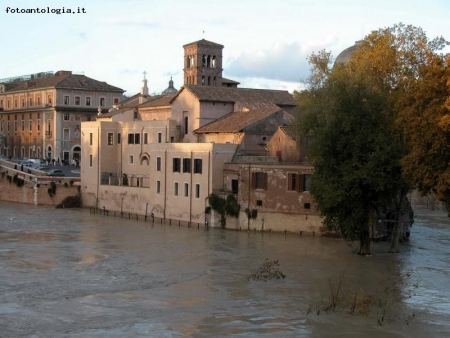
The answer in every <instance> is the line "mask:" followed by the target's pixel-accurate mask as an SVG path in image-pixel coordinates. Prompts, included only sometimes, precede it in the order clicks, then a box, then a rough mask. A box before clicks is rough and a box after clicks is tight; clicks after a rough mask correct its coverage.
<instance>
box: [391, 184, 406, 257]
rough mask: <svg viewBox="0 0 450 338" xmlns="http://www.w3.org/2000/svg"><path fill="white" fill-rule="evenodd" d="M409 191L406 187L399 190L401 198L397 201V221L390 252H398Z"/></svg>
mask: <svg viewBox="0 0 450 338" xmlns="http://www.w3.org/2000/svg"><path fill="white" fill-rule="evenodd" d="M406 193H407V191H406V190H404V189H400V191H399V196H398V198H399V200H397V201H395V223H394V230H393V232H392V240H391V248H390V249H389V252H390V253H398V252H400V251H399V250H398V242H399V239H400V221H401V216H400V215H401V212H402V210H403V209H404V207H405V205H404V204H405V198H406Z"/></svg>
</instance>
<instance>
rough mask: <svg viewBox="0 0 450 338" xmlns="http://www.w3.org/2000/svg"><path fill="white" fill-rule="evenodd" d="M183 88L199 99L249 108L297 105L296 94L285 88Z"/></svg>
mask: <svg viewBox="0 0 450 338" xmlns="http://www.w3.org/2000/svg"><path fill="white" fill-rule="evenodd" d="M183 90H189V91H190V92H191V93H192V94H193V95H194V96H195V97H197V98H198V100H199V101H212V102H229V103H239V104H240V105H241V106H243V107H247V108H248V109H256V108H263V107H274V105H276V106H278V107H294V106H295V105H296V103H295V100H294V96H293V95H292V94H290V93H289V92H288V91H285V90H271V89H250V88H229V87H210V86H194V85H185V86H184V87H182V88H181V89H180V91H179V92H178V94H177V95H175V97H174V98H173V99H172V101H173V100H175V98H176V97H177V96H178V95H180V93H181V92H182V91H183Z"/></svg>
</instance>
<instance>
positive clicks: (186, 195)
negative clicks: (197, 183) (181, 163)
mask: <svg viewBox="0 0 450 338" xmlns="http://www.w3.org/2000/svg"><path fill="white" fill-rule="evenodd" d="M184 196H185V197H189V183H185V184H184Z"/></svg>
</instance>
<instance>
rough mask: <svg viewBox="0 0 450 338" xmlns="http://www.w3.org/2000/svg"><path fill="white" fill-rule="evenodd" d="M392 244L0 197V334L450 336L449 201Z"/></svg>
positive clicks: (421, 213) (419, 214)
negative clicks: (256, 276)
mask: <svg viewBox="0 0 450 338" xmlns="http://www.w3.org/2000/svg"><path fill="white" fill-rule="evenodd" d="M388 248H389V243H372V247H371V249H372V253H373V255H372V256H368V257H360V256H358V255H355V254H354V253H353V250H354V247H353V246H351V245H349V244H348V243H346V242H344V241H342V240H338V239H328V238H320V237H311V236H297V235H284V234H274V233H264V234H262V233H254V232H250V233H248V232H244V231H242V232H235V231H224V230H219V229H210V230H209V231H207V230H205V229H204V228H202V227H200V228H198V227H197V226H193V227H189V228H188V227H186V226H178V225H173V224H172V225H169V224H160V223H159V222H156V223H155V224H153V223H152V222H151V221H150V222H148V221H147V222H143V221H136V220H129V219H122V218H120V217H112V216H102V215H98V214H97V215H92V214H90V213H89V210H86V209H70V210H69V209H54V208H50V207H36V206H30V205H21V204H13V203H7V202H0V337H225V336H230V335H234V336H238V337H254V336H260V337H336V336H340V337H444V336H450V303H449V302H450V291H449V276H450V268H449V267H450V264H449V263H450V255H449V253H450V222H449V221H448V219H447V217H446V215H445V213H443V212H442V211H433V212H432V211H429V210H426V209H420V210H416V222H415V223H414V225H413V227H412V234H411V240H410V242H409V243H408V244H402V245H401V246H400V251H401V252H400V253H399V254H389V253H387V250H388ZM266 259H267V262H273V261H275V260H277V261H278V263H279V270H280V271H281V272H282V273H283V274H284V275H285V276H286V278H284V279H270V280H267V281H261V280H253V279H248V277H250V276H251V274H252V272H254V271H255V270H257V269H258V268H259V267H260V266H261V265H262V264H263V263H264V262H265V261H266ZM339 285H340V286H341V287H340V289H339V290H340V291H339V294H338V293H337V291H336V290H337V289H338V286H339ZM330 290H334V291H330ZM332 295H336V296H338V297H337V298H336V299H338V298H339V300H337V301H336V302H335V304H337V306H336V308H335V309H334V311H333V310H332V309H330V306H329V305H330V304H332V302H331V300H330V299H332V297H331V296H332ZM354 295H356V298H355V296H354ZM352 300H353V303H352ZM352 304H353V305H354V306H353V307H352ZM352 309H353V310H355V309H356V310H355V311H352Z"/></svg>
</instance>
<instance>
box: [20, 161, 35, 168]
mask: <svg viewBox="0 0 450 338" xmlns="http://www.w3.org/2000/svg"><path fill="white" fill-rule="evenodd" d="M22 165H23V166H24V167H26V168H33V169H34V168H36V164H34V163H33V162H31V161H25V162H22V163H21V166H22Z"/></svg>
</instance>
